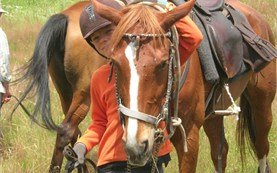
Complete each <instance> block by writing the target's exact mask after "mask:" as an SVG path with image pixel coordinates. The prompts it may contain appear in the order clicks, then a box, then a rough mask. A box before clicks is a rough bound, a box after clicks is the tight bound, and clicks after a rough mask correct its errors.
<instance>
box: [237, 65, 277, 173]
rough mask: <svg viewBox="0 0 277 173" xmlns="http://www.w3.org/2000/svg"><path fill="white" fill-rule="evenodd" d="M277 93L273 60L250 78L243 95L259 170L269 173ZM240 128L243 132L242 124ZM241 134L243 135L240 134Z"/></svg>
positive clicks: (245, 118) (245, 116)
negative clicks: (269, 135)
mask: <svg viewBox="0 0 277 173" xmlns="http://www.w3.org/2000/svg"><path fill="white" fill-rule="evenodd" d="M275 93H276V62H275V61H274V62H271V63H270V64H269V65H268V66H267V67H266V68H264V69H263V70H262V71H261V72H259V73H258V74H255V76H253V78H252V79H251V80H250V82H249V84H248V86H247V89H246V91H245V92H244V95H243V96H242V97H241V107H242V111H243V112H242V115H243V117H240V119H242V118H244V120H246V123H247V125H248V131H249V134H250V139H251V143H252V145H253V147H254V148H253V149H254V152H255V153H256V155H257V157H258V161H259V172H260V173H269V172H270V169H269V166H268V164H267V155H268V153H269V141H268V134H269V130H270V128H271V124H272V110H271V106H272V102H273V100H274V97H275ZM243 125H244V124H243V123H240V124H239V130H241V131H240V132H242V133H241V134H243V130H244V129H242V126H243ZM240 136H241V135H240ZM242 136H243V135H242Z"/></svg>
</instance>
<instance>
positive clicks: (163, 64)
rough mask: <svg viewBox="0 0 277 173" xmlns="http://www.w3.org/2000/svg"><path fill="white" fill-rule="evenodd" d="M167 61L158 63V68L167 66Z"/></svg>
mask: <svg viewBox="0 0 277 173" xmlns="http://www.w3.org/2000/svg"><path fill="white" fill-rule="evenodd" d="M167 65H168V61H167V60H164V61H162V62H161V63H160V64H159V65H158V70H163V69H164V68H165V67H167Z"/></svg>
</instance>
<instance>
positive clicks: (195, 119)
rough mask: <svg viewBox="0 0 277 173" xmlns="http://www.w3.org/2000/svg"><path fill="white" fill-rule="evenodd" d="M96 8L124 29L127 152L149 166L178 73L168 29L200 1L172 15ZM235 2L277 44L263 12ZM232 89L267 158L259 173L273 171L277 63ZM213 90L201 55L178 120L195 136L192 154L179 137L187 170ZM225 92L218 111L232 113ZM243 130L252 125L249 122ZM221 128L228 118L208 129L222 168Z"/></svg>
mask: <svg viewBox="0 0 277 173" xmlns="http://www.w3.org/2000/svg"><path fill="white" fill-rule="evenodd" d="M93 2H94V5H95V10H96V11H97V12H98V14H100V15H101V16H102V17H104V18H106V19H108V20H110V21H111V22H113V23H114V24H116V25H117V27H116V29H115V31H114V35H113V38H112V40H111V42H112V45H113V47H112V49H113V55H112V59H113V61H114V64H115V69H116V72H117V73H116V79H117V82H116V91H117V94H116V95H117V96H118V103H119V110H120V111H121V113H122V114H124V115H125V124H124V137H123V139H124V142H125V147H126V153H127V156H129V157H128V158H129V159H130V160H129V161H130V163H132V164H138V165H139V164H141V163H145V161H141V160H147V159H149V158H150V157H151V155H152V153H153V148H154V147H155V142H156V138H155V134H156V132H157V130H159V129H157V124H156V123H159V122H160V121H161V120H164V117H163V116H161V115H162V114H163V111H164V110H163V109H161V108H164V106H165V105H166V104H167V102H166V101H167V99H168V94H167V93H168V86H169V83H170V82H169V81H170V80H171V77H170V75H167V74H169V73H170V72H169V71H171V70H172V69H171V66H170V65H168V64H171V60H170V56H169V52H170V51H171V49H170V41H169V40H168V38H166V36H167V34H166V33H165V32H164V31H168V30H169V28H170V27H171V26H172V25H173V24H174V23H175V22H176V21H178V20H179V19H180V18H182V17H184V16H185V15H187V13H188V12H189V11H190V9H191V8H192V7H193V3H194V0H190V1H189V2H187V3H186V4H183V5H180V6H178V7H176V8H175V9H173V10H172V11H170V12H167V13H160V12H157V10H156V9H154V8H152V7H150V6H149V5H145V4H135V5H130V6H128V7H127V8H126V9H125V10H123V11H117V10H114V9H111V8H109V7H107V6H105V5H103V4H100V3H98V2H97V1H96V0H94V1H93ZM230 3H231V4H232V5H234V6H235V7H236V8H238V9H240V10H241V11H243V12H244V13H245V14H249V15H247V18H248V20H249V22H250V24H251V25H252V26H253V28H254V30H255V31H256V33H257V34H259V35H260V36H261V37H262V38H264V39H266V40H270V41H271V42H272V43H273V42H274V40H273V36H272V32H271V30H270V28H269V26H268V25H267V24H266V22H264V20H263V19H262V18H261V16H260V15H259V14H257V12H255V11H254V10H252V9H250V8H249V7H247V6H245V5H243V4H240V3H239V2H237V1H230ZM147 21H151V22H147ZM183 68H184V67H183ZM165 76H168V77H165ZM257 78H258V79H257ZM229 86H230V90H231V93H232V96H233V97H234V98H235V99H236V98H238V97H239V96H241V103H240V104H241V108H242V114H241V116H240V121H242V120H244V121H245V122H246V121H248V122H249V127H248V128H249V133H250V138H251V142H252V143H253V148H254V150H255V152H256V153H257V157H258V159H259V166H260V169H259V171H260V172H263V173H264V172H266V171H267V172H269V167H268V165H267V163H266V157H267V155H268V152H269V144H268V132H269V129H270V126H271V122H272V113H271V104H272V102H273V99H274V96H275V92H276V64H275V60H274V61H273V62H271V63H270V64H269V65H268V66H267V67H266V68H264V69H263V70H262V71H261V72H259V73H253V72H252V71H248V72H246V73H244V74H243V75H240V76H238V77H237V79H236V80H234V81H232V82H229ZM210 90H211V86H210V85H209V84H208V83H207V82H206V81H205V80H204V77H203V73H202V70H201V65H200V62H199V57H198V54H197V52H194V53H193V55H192V57H191V60H190V65H189V72H188V76H187V79H186V81H185V84H184V86H183V87H182V88H181V90H180V93H179V100H178V102H179V110H178V115H179V117H180V118H181V119H182V124H183V126H184V127H185V130H186V132H187V143H188V152H185V151H184V143H183V142H182V141H180V139H181V136H180V135H181V133H180V131H176V133H175V134H174V136H173V137H172V142H173V144H174V146H175V148H176V150H177V154H178V160H179V170H180V172H188V173H191V172H195V171H196V162H197V156H198V140H199V129H200V127H201V126H202V125H203V124H204V118H205V99H206V98H207V95H208V93H209V91H210ZM169 91H171V90H169ZM222 94H223V96H222V97H221V100H220V101H219V102H218V103H220V105H218V106H222V104H223V108H227V107H229V106H230V105H231V101H230V99H224V98H226V97H227V93H226V92H225V91H223V93H222ZM169 97H170V96H169ZM121 101H122V102H121ZM123 103H124V105H123ZM153 117H155V118H153ZM149 119H150V120H149ZM153 122H154V123H153ZM239 125H240V127H246V126H245V124H243V123H239ZM221 127H222V118H215V119H212V120H207V121H206V122H205V124H204V128H205V132H206V133H207V134H208V137H209V139H210V142H211V148H212V158H213V161H214V164H215V167H217V162H218V160H217V158H215V156H218V153H217V152H218V149H219V145H220V143H221V142H220V140H219V139H220V138H219V137H220V136H221V130H222V128H221ZM239 130H241V129H239ZM243 136H244V132H243V133H242V134H241V138H240V139H241V140H242V137H243ZM227 149H228V148H227V143H226V141H225V146H224V149H223V151H224V158H223V171H224V169H225V166H226V153H227ZM219 171H222V170H219Z"/></svg>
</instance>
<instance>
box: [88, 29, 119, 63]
mask: <svg viewBox="0 0 277 173" xmlns="http://www.w3.org/2000/svg"><path fill="white" fill-rule="evenodd" d="M114 29H115V25H113V24H110V25H108V26H106V27H104V28H101V29H99V30H98V31H96V32H94V33H93V34H92V35H91V36H90V41H91V43H92V44H93V45H94V46H95V48H96V49H97V50H98V51H99V52H100V53H101V54H103V55H104V56H106V57H109V55H110V54H111V49H110V47H109V46H110V40H111V37H112V33H113V31H114Z"/></svg>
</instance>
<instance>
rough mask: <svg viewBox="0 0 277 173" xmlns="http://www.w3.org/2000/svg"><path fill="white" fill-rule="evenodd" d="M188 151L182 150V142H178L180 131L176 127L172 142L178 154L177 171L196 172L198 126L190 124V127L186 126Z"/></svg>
mask: <svg viewBox="0 0 277 173" xmlns="http://www.w3.org/2000/svg"><path fill="white" fill-rule="evenodd" d="M186 133H187V134H186V135H187V144H188V152H185V151H184V144H183V143H182V142H180V139H182V136H181V132H180V131H179V129H176V132H175V134H174V136H173V137H172V139H171V140H172V143H173V145H174V147H175V149H176V152H177V156H178V164H179V172H180V173H193V172H196V165H197V158H198V150H199V127H197V126H196V125H195V124H192V125H191V127H190V129H188V128H186Z"/></svg>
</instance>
